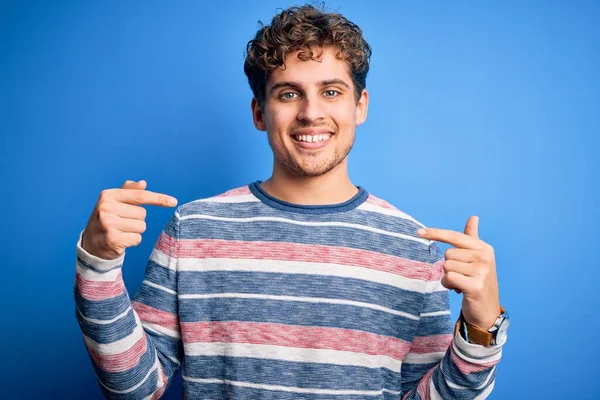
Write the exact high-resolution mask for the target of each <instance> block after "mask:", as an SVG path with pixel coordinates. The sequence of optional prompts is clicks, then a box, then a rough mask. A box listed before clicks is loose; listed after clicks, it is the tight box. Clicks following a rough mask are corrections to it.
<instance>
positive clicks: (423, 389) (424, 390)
mask: <svg viewBox="0 0 600 400" xmlns="http://www.w3.org/2000/svg"><path fill="white" fill-rule="evenodd" d="M436 368H437V366H436V367H433V368H431V369H430V370H429V371H427V373H426V374H425V375H423V377H422V378H421V381H420V382H419V385H418V386H417V393H419V395H420V396H421V400H431V396H430V393H429V387H430V386H431V376H432V375H433V371H434V370H435V369H436Z"/></svg>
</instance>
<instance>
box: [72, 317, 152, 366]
mask: <svg viewBox="0 0 600 400" xmlns="http://www.w3.org/2000/svg"><path fill="white" fill-rule="evenodd" d="M133 314H134V316H135V321H136V324H137V326H136V327H135V329H134V330H133V332H131V333H130V334H129V335H127V336H125V337H124V338H122V339H119V340H116V341H114V342H110V343H98V342H96V341H95V340H93V339H91V338H89V337H87V336H86V335H85V334H84V335H83V339H84V340H85V343H86V344H87V345H88V346H89V347H90V348H92V349H93V350H94V351H95V352H97V353H100V354H103V355H114V354H119V353H122V352H124V351H127V350H129V349H130V348H131V347H133V345H135V344H136V343H137V341H138V340H140V339H141V338H142V337H143V336H144V329H142V324H141V322H140V319H139V317H138V315H137V313H136V312H134V313H133Z"/></svg>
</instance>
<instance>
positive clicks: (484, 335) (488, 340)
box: [454, 306, 506, 347]
mask: <svg viewBox="0 0 600 400" xmlns="http://www.w3.org/2000/svg"><path fill="white" fill-rule="evenodd" d="M505 312H506V310H505V309H504V307H502V306H500V315H502V314H504V313H505ZM494 328H497V327H495V326H493V327H492V328H490V330H488V331H486V330H483V329H481V328H478V327H477V326H475V325H472V324H470V323H468V322H467V321H465V318H464V316H463V313H462V311H461V312H460V317H459V318H458V321H456V325H455V326H454V334H455V335H456V334H457V333H459V334H462V336H463V338H464V339H465V340H466V341H467V342H468V343H474V344H479V345H482V346H485V347H489V346H491V345H492V341H493V340H494V339H495V336H496V330H497V329H494ZM461 329H464V330H465V331H466V332H461ZM490 331H491V332H490ZM465 334H466V335H465Z"/></svg>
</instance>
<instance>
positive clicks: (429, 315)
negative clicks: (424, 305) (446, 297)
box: [420, 310, 450, 317]
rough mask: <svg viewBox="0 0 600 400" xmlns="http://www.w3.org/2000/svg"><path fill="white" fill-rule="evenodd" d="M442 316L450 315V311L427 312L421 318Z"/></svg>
mask: <svg viewBox="0 0 600 400" xmlns="http://www.w3.org/2000/svg"><path fill="white" fill-rule="evenodd" d="M442 315H450V310H445V311H432V312H426V313H422V314H421V315H420V317H439V316H442Z"/></svg>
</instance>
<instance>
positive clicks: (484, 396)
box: [475, 379, 496, 400]
mask: <svg viewBox="0 0 600 400" xmlns="http://www.w3.org/2000/svg"><path fill="white" fill-rule="evenodd" d="M495 384H496V380H495V379H494V380H493V381H492V383H490V386H488V387H487V388H485V390H484V391H483V392H481V393H479V396H477V397H475V400H479V399H481V400H483V399H487V398H488V396H489V395H490V393H492V390H494V385H495Z"/></svg>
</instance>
